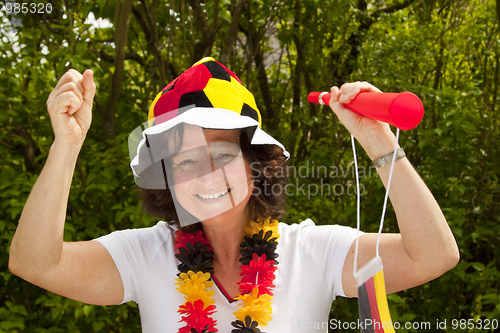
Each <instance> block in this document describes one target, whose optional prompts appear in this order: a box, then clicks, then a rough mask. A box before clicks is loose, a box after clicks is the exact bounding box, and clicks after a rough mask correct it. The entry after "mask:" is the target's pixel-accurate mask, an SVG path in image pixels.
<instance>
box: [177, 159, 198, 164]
mask: <svg viewBox="0 0 500 333" xmlns="http://www.w3.org/2000/svg"><path fill="white" fill-rule="evenodd" d="M192 163H195V161H193V160H184V161H182V162H180V163H178V164H177V165H189V164H192Z"/></svg>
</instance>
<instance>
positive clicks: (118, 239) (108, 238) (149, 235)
mask: <svg viewBox="0 0 500 333" xmlns="http://www.w3.org/2000/svg"><path fill="white" fill-rule="evenodd" d="M174 232H175V229H174V228H173V227H172V226H170V225H169V224H168V223H167V222H163V221H160V222H158V223H157V224H156V225H154V226H151V227H146V228H135V229H123V230H117V231H114V232H112V233H110V234H107V235H105V236H102V237H99V238H97V239H96V240H97V241H99V242H101V243H103V244H104V245H106V244H109V243H122V244H123V243H125V244H128V245H130V246H134V245H139V246H141V247H143V248H144V247H151V248H157V247H159V246H163V245H165V243H169V242H172V241H173V235H174Z"/></svg>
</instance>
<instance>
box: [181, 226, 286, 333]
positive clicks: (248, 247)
mask: <svg viewBox="0 0 500 333" xmlns="http://www.w3.org/2000/svg"><path fill="white" fill-rule="evenodd" d="M245 232H246V233H247V235H246V236H245V237H244V240H243V242H242V243H241V245H240V246H241V250H240V252H241V254H242V255H243V257H242V258H241V259H240V261H241V263H242V264H243V265H242V266H241V273H240V276H242V278H241V281H240V282H238V285H239V287H240V288H239V291H240V294H239V295H238V297H236V299H237V300H240V301H243V303H242V304H240V305H238V306H242V307H241V308H240V309H239V310H238V311H235V312H234V313H233V314H234V315H235V316H236V320H235V321H233V322H232V323H231V325H232V326H233V327H235V328H236V329H233V330H232V331H231V332H232V333H260V332H261V331H260V329H259V328H257V326H266V325H267V322H268V321H270V320H271V316H270V315H271V314H272V308H271V300H272V298H273V297H272V296H273V293H272V288H274V285H273V280H274V279H275V277H276V276H275V275H274V272H275V271H276V270H277V269H278V268H277V267H276V266H275V265H277V264H278V261H277V260H276V258H277V257H278V254H277V253H276V247H277V246H278V242H277V239H278V238H279V234H278V221H277V220H271V219H270V218H268V219H265V220H264V219H262V218H258V219H257V221H256V222H253V221H250V226H249V227H246V228H245ZM175 236H176V238H175V245H174V248H175V249H177V252H176V255H175V256H176V257H177V259H179V261H180V262H181V263H180V264H179V265H178V266H177V268H178V269H179V274H178V276H179V278H177V279H176V281H177V282H176V283H175V284H176V285H178V286H179V287H177V290H178V291H179V292H180V293H181V294H183V295H184V298H185V301H186V302H185V303H184V304H182V305H181V306H179V310H178V312H179V313H180V314H181V315H183V316H182V317H181V320H180V321H181V322H184V323H185V324H186V326H184V327H182V328H180V329H179V332H178V333H212V332H218V330H217V328H216V327H215V326H216V324H217V321H216V320H214V319H213V318H212V317H211V315H212V314H213V313H214V312H215V305H214V304H215V301H214V300H213V298H212V297H213V295H214V291H211V290H209V289H210V287H212V286H213V284H214V282H212V281H210V280H211V275H212V274H213V273H214V269H213V267H212V263H213V260H214V252H213V249H212V247H211V246H210V242H209V240H208V239H207V238H206V237H205V235H204V234H203V232H202V231H201V230H198V231H197V232H196V233H188V232H183V231H181V230H177V231H176V232H175Z"/></svg>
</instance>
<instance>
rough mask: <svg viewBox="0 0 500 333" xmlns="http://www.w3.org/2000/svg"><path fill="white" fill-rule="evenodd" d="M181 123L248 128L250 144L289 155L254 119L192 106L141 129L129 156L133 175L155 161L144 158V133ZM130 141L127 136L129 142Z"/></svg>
mask: <svg viewBox="0 0 500 333" xmlns="http://www.w3.org/2000/svg"><path fill="white" fill-rule="evenodd" d="M181 123H184V124H189V125H195V126H199V127H201V128H210V129H237V128H248V129H249V131H248V133H249V140H250V143H251V144H252V145H277V146H279V147H281V148H282V149H283V154H284V155H285V157H286V159H288V158H289V157H290V154H289V153H288V152H287V151H286V149H285V147H284V146H283V145H282V144H281V143H280V142H279V141H278V140H276V139H275V138H273V137H272V136H270V135H269V134H267V133H266V132H264V131H263V130H262V129H261V128H260V127H259V123H258V122H257V121H256V120H255V119H253V118H250V117H247V116H242V115H240V114H238V113H236V112H234V111H230V110H226V109H218V108H201V107H194V108H191V109H189V110H187V111H185V112H183V113H181V114H180V115H178V116H176V117H175V118H173V119H171V120H168V121H166V122H163V123H161V124H158V125H154V126H152V127H149V128H146V129H145V130H144V131H142V139H141V141H140V142H139V144H138V146H137V150H136V151H135V156H134V157H133V156H131V159H132V162H130V167H131V168H132V171H133V173H134V176H135V177H137V178H139V176H138V175H139V174H140V173H141V172H142V171H143V170H145V169H146V168H147V167H149V166H150V165H151V164H152V163H154V162H155V161H151V159H148V158H144V157H145V156H151V155H150V154H145V153H144V152H143V150H145V149H147V147H146V135H147V136H151V135H155V134H160V133H164V132H165V131H167V130H169V129H171V128H173V127H174V126H176V125H178V124H181ZM130 141H131V140H130V138H129V142H130ZM131 153H132V152H131ZM140 156H142V159H143V160H140V158H139V157H140ZM145 159H148V160H145Z"/></svg>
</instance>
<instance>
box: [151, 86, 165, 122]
mask: <svg viewBox="0 0 500 333" xmlns="http://www.w3.org/2000/svg"><path fill="white" fill-rule="evenodd" d="M161 95H163V91H160V92H159V93H158V94H157V95H156V97H155V99H154V100H153V103H151V106H150V107H149V112H148V125H149V127H151V126H153V121H154V120H155V105H156V102H158V100H159V99H160V97H161Z"/></svg>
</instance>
